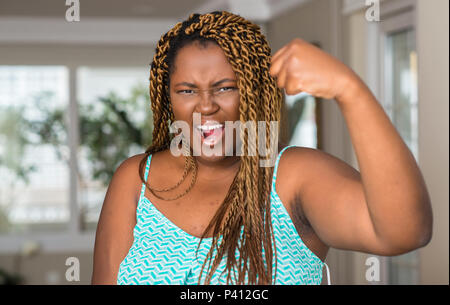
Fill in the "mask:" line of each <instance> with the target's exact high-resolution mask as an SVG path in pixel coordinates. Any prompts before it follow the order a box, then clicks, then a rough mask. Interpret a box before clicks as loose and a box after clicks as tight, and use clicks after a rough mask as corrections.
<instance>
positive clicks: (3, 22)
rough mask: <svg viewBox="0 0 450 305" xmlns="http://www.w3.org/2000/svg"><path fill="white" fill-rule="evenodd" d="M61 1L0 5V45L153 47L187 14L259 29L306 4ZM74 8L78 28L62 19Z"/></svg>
mask: <svg viewBox="0 0 450 305" xmlns="http://www.w3.org/2000/svg"><path fill="white" fill-rule="evenodd" d="M66 1H67V2H68V3H69V4H68V5H66ZM66 1H65V0H0V44H2V43H6V44H8V43H76V44H82V43H86V44H91V43H92V44H103V43H104V44H154V43H156V42H157V41H158V40H159V38H160V37H161V33H164V32H166V31H167V30H169V29H170V28H171V27H172V26H173V25H175V24H176V23H177V22H179V21H182V20H185V19H186V18H187V17H188V16H189V15H190V14H191V13H208V12H212V11H216V10H219V11H220V10H226V11H230V12H232V13H235V14H239V15H241V16H243V17H244V18H247V19H249V20H251V21H253V22H255V23H257V24H259V25H260V26H262V28H264V24H265V23H266V22H268V21H270V20H271V19H273V18H275V17H277V16H279V15H281V14H283V13H284V12H287V11H289V10H291V9H293V8H296V7H299V6H300V5H302V4H304V3H306V2H308V1H311V0H128V1H127V0H66ZM74 2H78V3H79V17H80V20H76V21H80V22H68V21H73V20H67V19H66V12H67V11H68V9H69V8H71V7H72V6H74V4H73V3H74Z"/></svg>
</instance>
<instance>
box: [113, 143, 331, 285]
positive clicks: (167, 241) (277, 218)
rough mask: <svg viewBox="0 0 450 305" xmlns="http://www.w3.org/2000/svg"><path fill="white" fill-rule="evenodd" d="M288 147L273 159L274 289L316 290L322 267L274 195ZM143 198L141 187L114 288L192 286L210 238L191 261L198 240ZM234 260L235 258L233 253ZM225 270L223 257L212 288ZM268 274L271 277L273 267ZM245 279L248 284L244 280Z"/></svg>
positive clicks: (206, 239)
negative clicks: (127, 247) (308, 286)
mask: <svg viewBox="0 0 450 305" xmlns="http://www.w3.org/2000/svg"><path fill="white" fill-rule="evenodd" d="M288 147H291V146H287V147H285V148H284V149H283V150H282V151H281V152H280V153H279V155H278V157H277V160H276V163H275V168H274V174H273V179H272V191H271V200H270V201H271V214H272V225H273V230H274V234H275V243H276V248H277V263H278V268H277V277H276V283H275V284H281V285H300V284H320V283H321V281H322V268H323V266H324V263H323V262H322V261H321V260H320V259H319V258H318V257H317V256H316V255H315V254H314V253H313V252H312V251H311V250H310V249H308V248H307V246H306V245H305V244H304V243H303V241H302V239H301V238H300V236H299V235H298V232H297V230H296V228H295V226H294V224H293V222H292V220H291V218H290V216H289V214H288V212H287V210H286V208H285V207H284V205H283V203H282V202H281V199H280V197H279V196H278V194H277V193H276V190H275V181H276V174H277V168H278V163H279V160H280V157H281V155H282V153H283V151H284V150H286V149H287V148H288ZM151 157H152V156H151V155H150V156H149V157H148V159H147V164H146V169H145V176H144V179H145V181H147V176H148V172H149V169H150V162H151ZM144 194H145V184H144V183H143V184H142V189H141V195H140V198H139V203H138V207H137V209H136V218H137V222H136V226H135V228H134V231H133V235H134V242H133V244H132V246H131V248H130V250H129V252H128V254H127V256H126V257H125V258H124V260H123V261H122V262H121V264H120V267H119V272H118V277H117V284H126V285H130V284H152V285H155V284H164V285H196V284H197V281H198V278H199V276H200V270H201V267H202V264H203V262H204V260H205V258H206V255H207V253H208V251H209V248H210V247H211V241H212V238H205V239H203V241H202V243H201V245H200V248H199V251H198V257H195V251H196V249H197V246H198V243H199V241H200V238H198V237H196V236H193V235H190V234H188V233H187V232H185V231H183V230H182V229H180V228H179V227H178V226H176V225H175V224H174V223H172V222H171V221H170V220H169V219H168V218H166V217H165V216H164V215H163V214H162V213H161V212H160V211H159V210H158V209H156V207H155V206H154V205H153V204H152V203H151V202H150V200H149V199H148V198H146V197H145V196H144ZM242 233H243V227H242V230H241V234H242ZM221 238H222V237H220V239H219V242H220V240H221ZM273 247H274V246H273V245H272V248H273ZM214 252H216V250H215V251H214ZM274 257H275V256H274ZM236 258H237V259H238V258H239V253H238V250H237V252H236ZM263 258H264V249H263ZM264 261H265V259H264ZM208 263H209V262H207V264H206V266H205V270H203V274H202V280H201V283H203V280H204V279H205V278H206V274H207V271H208V270H206V268H207V267H208ZM225 267H226V255H224V258H223V259H222V261H221V262H220V265H219V267H218V268H217V270H216V271H215V273H214V276H213V277H212V280H211V284H213V285H215V284H226V272H223V274H222V271H224V270H225ZM273 269H274V271H275V262H274V264H273ZM274 277H275V274H274ZM233 278H234V277H233V276H232V279H233ZM246 279H247V280H248V276H246Z"/></svg>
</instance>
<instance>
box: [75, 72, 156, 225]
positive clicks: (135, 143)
mask: <svg viewBox="0 0 450 305" xmlns="http://www.w3.org/2000/svg"><path fill="white" fill-rule="evenodd" d="M148 78H149V69H147V68H96V67H81V68H80V69H78V71H77V80H78V92H77V94H78V101H79V124H80V149H79V151H78V160H79V162H78V166H79V191H78V200H79V206H80V207H81V215H82V227H83V229H85V230H86V229H87V230H95V228H96V225H97V221H98V217H99V215H100V210H101V206H102V204H103V200H104V198H105V194H106V190H107V187H108V185H109V182H110V180H111V178H112V175H113V173H114V171H115V169H116V168H117V166H118V165H119V164H120V163H121V162H122V161H124V160H125V159H127V158H129V157H131V156H133V155H136V154H139V153H143V152H144V150H145V148H146V147H147V146H148V145H149V144H150V139H151V128H152V123H151V119H152V116H151V108H150V98H149V94H148V87H149V86H148V85H149V81H148Z"/></svg>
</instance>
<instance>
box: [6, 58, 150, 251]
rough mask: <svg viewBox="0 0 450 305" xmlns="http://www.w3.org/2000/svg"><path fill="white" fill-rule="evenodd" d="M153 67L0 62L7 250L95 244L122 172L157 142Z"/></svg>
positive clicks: (61, 248)
mask: <svg viewBox="0 0 450 305" xmlns="http://www.w3.org/2000/svg"><path fill="white" fill-rule="evenodd" d="M148 85H149V69H148V68H147V67H146V66H143V67H84V66H78V67H73V66H72V67H67V66H0V181H2V184H1V185H0V244H1V250H2V252H3V251H6V252H15V251H17V249H20V247H22V246H23V245H24V243H26V242H27V241H31V240H35V241H37V242H38V243H39V246H41V247H42V248H43V249H47V250H57V249H58V250H64V251H65V250H68V249H76V250H83V249H87V250H89V251H91V250H92V248H93V245H94V244H93V241H94V236H95V229H96V226H97V222H98V217H99V214H100V210H101V206H102V204H103V201H104V198H105V194H106V189H107V186H108V184H109V182H110V180H111V178H112V175H113V173H114V172H115V170H116V168H117V166H118V165H119V164H120V163H121V162H122V161H124V160H125V159H127V158H128V157H131V156H132V155H135V154H139V153H142V152H143V151H144V150H145V148H146V147H147V146H148V145H149V144H150V143H151V136H152V127H153V126H152V125H153V124H152V114H151V107H150V98H149V93H148V88H149V86H148Z"/></svg>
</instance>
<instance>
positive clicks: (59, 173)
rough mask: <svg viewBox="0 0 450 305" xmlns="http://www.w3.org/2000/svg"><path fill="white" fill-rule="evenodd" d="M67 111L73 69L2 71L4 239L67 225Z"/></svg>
mask: <svg viewBox="0 0 450 305" xmlns="http://www.w3.org/2000/svg"><path fill="white" fill-rule="evenodd" d="M67 106H68V70H67V68H65V67H63V66H0V181H2V183H1V184H0V234H6V233H25V232H36V231H45V230H57V229H58V230H59V229H62V228H65V227H66V226H67V224H68V221H69V217H70V216H69V197H68V194H69V167H68V161H69V160H68V159H69V155H68V146H67V124H66V118H67V116H66V111H67Z"/></svg>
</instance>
